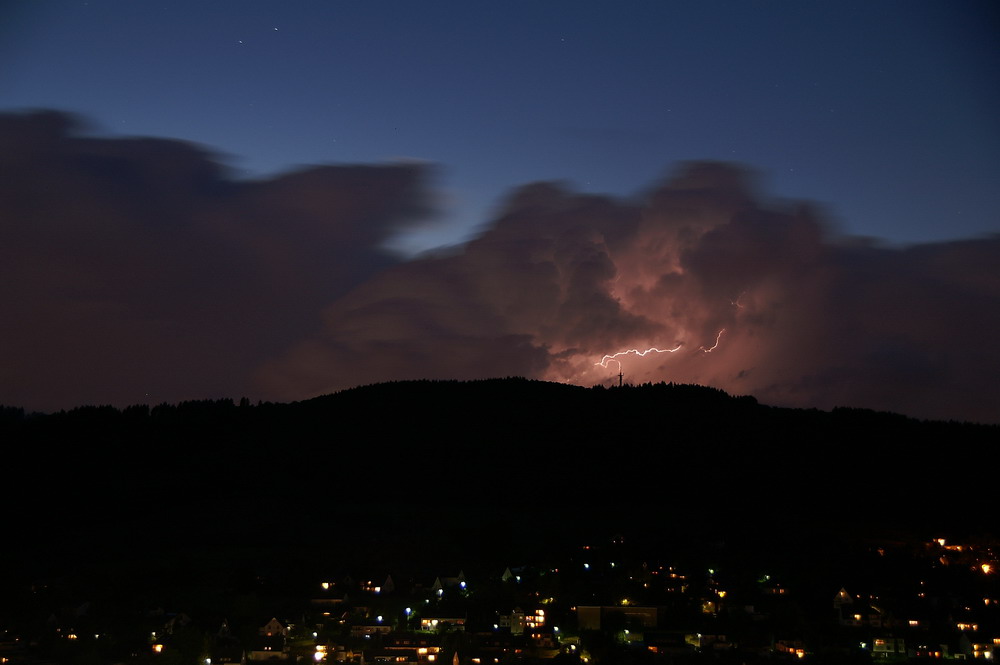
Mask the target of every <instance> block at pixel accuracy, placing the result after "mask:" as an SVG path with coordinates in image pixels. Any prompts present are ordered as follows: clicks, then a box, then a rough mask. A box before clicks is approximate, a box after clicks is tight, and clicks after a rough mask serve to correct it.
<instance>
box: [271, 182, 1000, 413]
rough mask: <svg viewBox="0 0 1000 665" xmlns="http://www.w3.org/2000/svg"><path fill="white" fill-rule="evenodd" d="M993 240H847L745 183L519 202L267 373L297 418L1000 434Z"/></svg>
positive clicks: (999, 285)
mask: <svg viewBox="0 0 1000 665" xmlns="http://www.w3.org/2000/svg"><path fill="white" fill-rule="evenodd" d="M996 265H1000V240H998V239H997V238H986V239H978V240H965V241H956V242H951V243H940V244H933V245H921V246H916V247H910V248H890V247H883V246H880V245H878V244H874V243H870V242H867V243H865V242H858V241H856V240H851V239H848V238H839V237H837V236H836V235H834V234H833V233H832V230H831V228H830V226H829V225H828V224H827V223H826V222H825V221H824V219H823V217H822V215H821V213H820V212H819V211H817V210H816V209H815V208H814V207H811V206H809V205H807V204H803V203H780V202H773V201H768V200H766V199H765V197H764V196H763V195H762V194H761V193H760V192H759V187H758V185H757V179H756V178H755V176H754V175H753V174H752V173H751V172H750V171H748V170H747V169H745V168H742V167H738V166H734V165H730V164H719V163H694V164H687V165H684V166H683V167H682V168H680V169H679V170H678V172H677V173H676V174H674V175H673V176H672V177H671V178H670V179H668V180H667V181H666V182H664V183H663V184H662V185H660V186H659V187H657V188H655V189H653V190H651V191H650V192H648V193H647V195H646V196H645V197H644V198H643V200H641V201H638V202H636V201H622V200H617V199H614V198H609V197H599V196H592V195H582V194H578V193H574V192H572V191H570V190H568V189H567V188H565V187H563V186H561V185H557V184H551V183H537V184H532V185H528V186H526V187H523V188H521V189H520V190H518V191H516V192H514V193H513V194H512V195H511V196H510V198H509V200H508V202H507V204H506V207H505V208H504V210H503V211H502V213H501V214H500V215H499V216H498V218H497V219H496V220H495V222H494V223H493V225H492V226H491V227H489V228H488V230H486V231H485V232H484V233H483V234H482V235H481V236H480V237H479V238H477V239H475V240H473V241H471V242H469V243H468V244H467V245H465V246H464V247H462V248H461V249H460V250H459V251H457V252H453V253H451V254H448V255H445V256H436V257H435V256H431V257H425V258H421V259H417V260H414V261H411V262H409V263H406V264H402V265H398V266H394V267H393V268H391V269H389V270H388V271H386V272H384V273H382V274H380V275H378V276H376V277H374V278H373V279H372V280H370V281H368V282H366V283H364V284H362V285H360V286H359V287H358V288H357V289H355V290H354V291H352V292H351V293H350V294H348V295H346V296H345V297H343V298H341V299H339V300H337V301H336V302H334V303H332V304H331V305H330V306H329V307H328V308H327V309H326V312H325V326H324V328H323V331H322V333H321V334H319V335H316V336H313V337H311V338H310V339H309V340H308V341H305V342H302V343H300V344H298V345H296V346H295V347H294V348H293V349H292V350H290V351H289V352H288V353H287V354H285V355H284V356H283V357H281V358H280V359H277V360H275V361H272V362H270V363H268V364H267V365H266V366H265V367H263V368H262V370H261V373H260V379H261V381H263V382H264V383H265V384H266V385H268V386H270V387H271V388H272V389H274V390H276V391H278V392H280V393H281V394H283V395H284V396H285V397H286V398H293V397H302V396H305V395H311V394H319V393H323V392H330V391H334V390H337V389H341V388H346V387H350V386H353V385H357V384H362V383H370V382H375V381H382V380H390V379H404V378H461V379H466V378H476V377H486V376H504V375H524V376H528V377H533V378H543V379H549V380H553V381H564V382H570V383H578V384H583V385H593V384H598V383H605V384H610V383H613V382H616V381H617V373H618V370H619V367H618V365H617V364H616V363H615V362H611V363H608V367H602V366H600V365H597V364H596V363H597V362H598V361H600V360H601V358H602V357H603V356H604V355H605V354H613V353H617V352H621V351H627V350H629V349H635V350H637V351H644V350H646V349H649V348H651V347H656V348H659V349H662V350H666V349H674V348H675V347H677V346H678V345H679V347H680V348H678V349H677V350H676V351H675V352H673V353H658V352H651V353H648V354H646V355H645V356H642V357H640V356H638V355H637V354H626V355H623V356H619V359H620V361H621V370H622V372H623V373H624V375H625V377H626V379H627V380H630V381H632V382H644V381H676V382H683V383H689V382H690V383H703V384H707V385H711V386H715V387H719V388H722V389H724V390H727V391H729V392H732V393H735V394H753V395H755V396H756V397H757V398H758V399H759V400H761V401H762V402H764V403H770V404H775V405H785V406H797V407H820V408H832V407H834V406H857V407H867V408H875V409H885V410H892V411H897V412H902V413H906V414H909V415H914V416H919V417H928V418H930V417H933V418H958V419H971V420H979V421H986V422H995V421H997V414H998V413H1000V409H998V407H1000V403H998V389H997V387H996V386H995V385H994V377H995V376H997V375H998V372H997V370H998V369H1000V352H998V351H997V350H996V349H995V348H994V347H993V346H991V345H990V343H989V340H990V338H991V334H992V333H991V331H993V330H997V329H998V324H1000V320H998V319H1000V314H998V313H1000V307H998V305H1000V280H998V278H997V276H996V275H997V273H996V270H995V266H996Z"/></svg>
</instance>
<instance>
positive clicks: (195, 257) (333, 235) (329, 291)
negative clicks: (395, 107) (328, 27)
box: [0, 112, 428, 409]
mask: <svg viewBox="0 0 1000 665" xmlns="http://www.w3.org/2000/svg"><path fill="white" fill-rule="evenodd" d="M83 129H84V128H83V126H82V124H81V123H80V122H79V121H78V120H77V119H76V118H73V117H72V116H69V115H66V114H63V113H57V112H37V113H27V114H7V115H3V116H0V170H2V172H3V173H4V178H3V179H2V180H0V220H2V224H0V277H2V279H0V294H2V297H3V303H4V310H5V311H4V316H3V322H2V323H0V347H2V351H0V355H2V358H0V402H2V403H8V404H19V405H25V406H28V407H29V408H37V409H54V408H68V407H72V406H75V405H78V404H81V403H102V404H103V403H114V404H130V403H139V402H153V403H156V402H159V401H178V400H182V399H198V398H205V397H224V396H225V397H228V396H239V395H240V394H245V393H247V392H250V391H251V390H252V388H253V386H252V383H251V379H250V375H251V373H252V372H253V370H254V368H255V366H256V365H257V364H258V363H260V362H261V361H262V359H263V358H267V357H270V356H271V355H274V354H276V353H278V352H280V351H281V350H282V349H284V348H286V347H287V346H289V345H290V344H292V343H294V342H296V341H297V340H300V339H301V338H302V337H303V336H304V335H308V334H310V333H311V332H313V331H314V330H316V329H318V328H319V327H320V325H321V320H320V317H319V312H320V309H321V307H322V306H323V305H325V304H327V303H329V302H330V301H331V300H334V299H335V298H337V297H338V296H340V295H342V294H344V293H346V292H347V291H349V290H350V288H351V287H353V286H354V285H356V284H359V283H362V282H364V281H365V280H366V279H368V278H369V277H371V276H372V275H373V274H375V273H377V272H379V271H381V270H383V269H384V268H386V267H387V266H389V265H391V264H392V263H394V261H395V260H394V259H392V258H391V257H390V256H389V255H387V254H386V253H385V252H383V251H381V250H380V247H381V246H382V244H383V243H384V242H385V241H386V240H387V239H388V238H389V237H391V236H392V235H393V234H394V233H396V232H397V231H398V230H400V229H401V228H402V227H404V226H405V225H408V224H413V223H416V222H417V221H418V220H421V219H422V218H424V217H425V216H426V213H427V206H426V199H425V198H424V193H425V191H426V185H425V180H426V179H427V177H428V170H427V168H426V167H422V166H417V165H414V164H408V165H389V166H324V167H317V168H310V169H304V170H301V171H298V172H294V173H288V174H285V175H282V176H279V177H275V178H273V179H269V180H260V181H249V182H248V181H237V180H234V179H233V178H231V177H229V174H228V173H227V171H226V169H225V167H224V166H223V165H221V164H220V163H219V162H218V161H217V160H216V159H215V158H214V157H213V156H212V155H211V154H209V153H207V152H206V151H205V150H203V149H202V148H200V147H198V146H194V145H191V144H188V143H184V142H180V141H172V140H162V139H144V138H129V139H106V138H94V137H90V136H87V135H85V133H84V131H83Z"/></svg>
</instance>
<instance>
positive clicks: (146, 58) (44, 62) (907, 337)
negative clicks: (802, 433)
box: [0, 0, 1000, 422]
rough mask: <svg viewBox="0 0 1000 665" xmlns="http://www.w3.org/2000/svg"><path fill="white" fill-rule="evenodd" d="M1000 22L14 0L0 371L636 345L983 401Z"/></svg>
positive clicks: (131, 373) (261, 371) (355, 361)
mask: <svg viewBox="0 0 1000 665" xmlns="http://www.w3.org/2000/svg"><path fill="white" fill-rule="evenodd" d="M998 28H1000V9H998V6H997V4H996V3H995V2H992V1H989V2H975V1H969V2H949V3H945V2H921V1H915V0H911V1H907V2H870V1H868V2H790V1H789V2H780V1H775V2H753V1H750V0H747V1H742V2H626V3H608V2H580V1H575V2H558V1H551V2H517V1H513V2H503V3H498V2H494V3H487V2H452V1H440V2H415V1H410V2H379V1H375V2H363V3H360V2H339V1H332V0H331V1H326V2H296V3H273V2H257V1H255V0H251V1H241V2H212V3H201V2H197V3H196V2H170V3H145V2H124V1H122V2H105V1H102V0H90V1H89V2H18V1H14V2H8V3H4V4H3V5H2V7H0V113H2V115H0V166H2V173H3V178H2V181H0V261H2V263H0V278H2V283H0V295H2V298H3V303H4V310H5V316H4V319H3V320H2V321H0V354H2V358H0V403H6V404H11V405H17V406H24V407H26V408H28V409H40V410H53V409H59V408H69V407H72V406H75V405H79V404H84V403H91V404H92V403H111V404H116V405H120V406H124V405H127V404H133V403H159V402H162V401H178V400H182V399H200V398H207V397H240V396H242V395H246V396H248V397H250V398H251V399H280V400H289V399H300V398H304V397H309V396H312V395H315V394H319V393H322V392H329V391H332V390H337V389H341V388H345V387H350V386H353V385H358V384H364V383H371V382H374V381H382V380H389V379H397V378H460V379H464V378H477V377H486V376H506V375H524V376H529V377H533V378H543V379H550V380H555V381H567V382H572V383H579V384H582V385H593V384H595V383H602V382H603V383H611V382H616V381H617V374H618V371H619V369H621V371H622V372H623V373H624V374H625V376H626V379H627V380H631V381H634V382H638V381H647V380H654V381H659V380H666V381H670V380H673V381H681V382H699V383H706V384H709V385H713V386H716V387H719V388H722V389H724V390H727V391H729V392H733V393H736V394H754V395H755V396H757V397H758V399H760V400H761V401H763V402H765V403H773V404H780V405H789V406H818V407H821V408H831V407H833V406H837V405H846V406H861V407H870V408H878V409H889V410H894V411H900V412H903V413H906V414H908V415H914V416H918V417H935V418H937V417H943V418H968V419H974V420H981V421H989V422H997V421H1000V415H998V414H1000V388H998V387H997V385H996V380H995V378H996V376H998V375H1000V351H998V350H996V349H995V348H993V344H992V341H993V339H994V338H995V335H996V331H997V330H1000V307H998V305H1000V268H998V266H1000V240H998V237H997V236H996V235H995V234H996V232H997V231H998V230H1000V217H998V214H1000V187H998V186H997V183H1000V121H998V118H1000V86H998V85H997V84H996V82H997V81H998V80H1000V49H998V48H997V47H996V43H997V42H996V36H997V34H998ZM445 245H450V248H448V249H444V248H443V247H444V246H445ZM651 348H653V349H657V350H655V351H651V352H650V353H647V354H646V355H645V356H642V357H640V356H638V355H637V354H635V353H631V354H626V355H624V356H619V359H620V360H621V366H620V367H619V364H618V362H616V361H611V362H608V363H605V364H606V365H607V367H605V366H601V365H599V364H596V363H599V362H600V361H601V359H602V358H603V357H604V355H605V354H614V353H616V352H620V351H627V350H629V349H635V350H636V351H646V350H647V349H651Z"/></svg>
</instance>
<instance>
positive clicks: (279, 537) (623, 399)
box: [0, 379, 998, 571]
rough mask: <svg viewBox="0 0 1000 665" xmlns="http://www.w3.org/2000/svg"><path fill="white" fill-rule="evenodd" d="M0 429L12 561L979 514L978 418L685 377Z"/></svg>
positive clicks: (158, 412)
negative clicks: (818, 402) (780, 396)
mask: <svg viewBox="0 0 1000 665" xmlns="http://www.w3.org/2000/svg"><path fill="white" fill-rule="evenodd" d="M0 427H2V429H3V431H2V436H3V441H4V444H3V446H4V454H5V457H6V459H7V460H8V463H9V464H8V466H7V469H8V472H7V474H5V475H6V478H5V483H6V485H7V489H8V494H7V496H9V497H11V498H12V500H13V504H14V505H15V506H16V510H13V511H12V512H11V514H10V516H9V519H8V522H7V529H8V533H9V534H10V536H11V541H12V542H15V543H17V546H16V547H15V548H10V549H8V551H7V552H6V554H7V555H10V556H12V557H14V559H15V562H16V563H17V565H16V566H14V567H13V568H8V570H16V571H20V570H22V567H23V566H27V567H28V568H32V569H36V570H38V571H44V570H45V569H46V567H47V566H48V567H53V568H56V569H57V568H58V567H59V566H60V565H62V564H63V562H65V561H67V560H69V561H87V560H96V561H104V560H108V559H109V558H121V559H125V560H129V561H137V560H142V559H144V558H147V557H152V558H156V557H161V558H164V557H166V558H168V559H169V558H170V557H171V556H173V555H174V554H176V553H180V552H188V551H191V550H195V551H198V552H206V551H222V550H225V549H226V548H240V549H241V550H242V551H246V550H248V549H249V550H254V549H257V550H260V551H263V550H267V551H268V552H269V554H268V556H274V557H279V558H280V557H281V556H286V554H275V553H276V552H284V553H294V555H295V556H298V557H307V556H309V553H316V555H317V556H320V557H325V558H326V559H327V560H329V559H330V558H331V557H333V558H337V559H338V560H343V561H345V562H349V561H350V560H363V561H373V560H377V559H384V560H387V561H388V560H393V559H398V558H399V557H400V555H401V554H402V555H403V556H404V557H406V558H407V559H408V560H411V561H413V562H417V561H419V560H421V559H426V558H435V559H436V560H441V558H442V557H445V558H449V559H454V560H455V561H462V560H466V561H467V560H468V559H469V558H472V557H479V558H489V557H495V558H497V559H507V558H509V557H510V556H515V555H516V556H527V555H530V554H531V553H533V552H539V551H543V550H545V549H546V548H550V547H558V546H560V544H561V543H563V542H577V541H578V540H579V539H581V538H586V537H590V536H591V535H594V536H597V535H602V534H607V533H613V532H616V531H623V532H624V531H627V532H629V533H631V534H635V535H636V536H637V537H640V538H649V539H654V540H655V539H661V540H676V541H684V542H687V543H700V542H709V541H713V542H714V541H715V540H718V539H725V540H727V541H730V542H746V543H750V544H754V546H755V547H756V546H759V541H760V540H761V538H764V537H766V538H767V539H768V541H769V542H781V541H782V539H784V538H787V539H789V540H794V542H796V543H800V544H801V543H808V542H809V541H810V539H814V540H817V541H819V542H826V541H825V538H824V537H821V536H819V535H816V534H826V533H828V532H829V530H831V529H835V530H836V531H837V532H838V533H850V534H863V533H865V532H867V531H881V532H885V531H887V530H894V529H899V530H919V531H921V533H922V534H923V533H925V532H931V533H942V532H951V533H955V532H962V533H971V532H978V531H984V530H990V529H992V527H993V525H994V521H993V520H992V516H991V515H990V513H989V506H990V505H991V504H992V502H993V500H994V498H995V497H994V496H993V489H992V487H993V484H994V483H993V478H992V476H991V474H992V473H993V472H991V471H990V469H995V468H997V461H998V452H997V447H996V443H997V439H998V437H997V433H998V428H997V427H995V426H978V425H972V424H961V423H941V422H921V421H917V420H913V419H908V418H904V417H901V416H897V415H893V414H888V413H876V412H871V411H864V410H856V409H837V410H834V411H832V412H821V411H815V410H812V411H805V410H790V409H776V408H770V407H766V406H762V405H759V404H757V403H756V401H755V400H754V399H753V398H749V397H732V396H729V395H727V394H725V393H723V392H721V391H718V390H714V389H710V388H704V387H699V386H687V385H672V384H657V385H644V386H635V387H633V386H625V387H622V388H614V389H604V388H593V389H585V388H580V387H575V386H565V385H559V384H552V383H545V382H539V381H528V380H524V379H497V380H490V381H474V382H457V381H456V382H447V381H434V382H431V381H417V382H399V383H387V384H378V385H371V386H364V387H360V388H356V389H353V390H347V391H344V392H341V393H337V394H333V395H327V396H324V397H319V398H316V399H312V400H308V401H304V402H297V403H291V404H266V403H265V404H257V405H252V404H249V403H247V402H246V401H244V402H242V403H234V402H233V401H231V400H218V401H200V402H185V403H181V404H178V405H160V406H156V407H152V408H148V407H145V406H140V407H132V408H129V409H125V410H117V409H113V408H110V407H81V408H78V409H74V410H72V411H69V412H60V413H57V414H51V415H25V414H23V413H22V412H20V411H19V410H17V409H5V410H4V411H3V417H2V425H0ZM775 539H776V540H775ZM775 546H776V547H777V545H775Z"/></svg>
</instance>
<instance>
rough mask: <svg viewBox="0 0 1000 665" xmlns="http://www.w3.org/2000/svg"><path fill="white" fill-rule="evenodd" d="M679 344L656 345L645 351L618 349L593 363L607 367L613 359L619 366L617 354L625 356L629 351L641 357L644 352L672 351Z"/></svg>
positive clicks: (679, 346) (679, 345)
mask: <svg viewBox="0 0 1000 665" xmlns="http://www.w3.org/2000/svg"><path fill="white" fill-rule="evenodd" d="M681 346H682V345H681V344H678V345H677V346H675V347H674V348H672V349H657V348H656V347H650V348H648V349H646V350H645V351H640V350H639V349H629V350H628V351H619V352H618V353H613V354H609V355H606V356H604V357H603V358H601V362H598V363H594V364H595V365H600V366H601V367H607V366H608V363H609V362H611V361H614V362H616V363H618V367H619V368H621V366H622V363H621V361H620V360H618V357H619V356H626V355H628V354H630V353H631V354H633V355H636V356H639V357H640V358H642V357H644V356H645V355H646V354H649V353H674V352H675V351H678V350H679V349H680V348H681Z"/></svg>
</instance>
